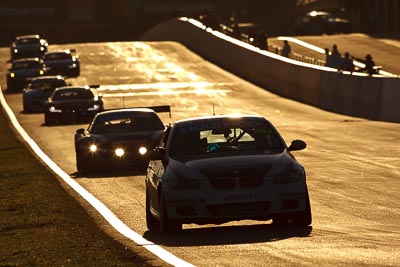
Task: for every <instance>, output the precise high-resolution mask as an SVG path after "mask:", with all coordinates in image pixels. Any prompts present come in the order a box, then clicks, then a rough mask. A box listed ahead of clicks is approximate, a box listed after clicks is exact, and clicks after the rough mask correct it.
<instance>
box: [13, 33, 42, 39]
mask: <svg viewBox="0 0 400 267" xmlns="http://www.w3.org/2000/svg"><path fill="white" fill-rule="evenodd" d="M28 38H36V39H40V35H39V34H27V35H20V36H17V37H16V38H15V40H21V39H28Z"/></svg>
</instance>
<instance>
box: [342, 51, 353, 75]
mask: <svg viewBox="0 0 400 267" xmlns="http://www.w3.org/2000/svg"><path fill="white" fill-rule="evenodd" d="M341 69H342V70H344V71H350V72H353V71H354V63H353V58H352V57H350V54H349V52H346V53H344V58H343V61H342V67H341Z"/></svg>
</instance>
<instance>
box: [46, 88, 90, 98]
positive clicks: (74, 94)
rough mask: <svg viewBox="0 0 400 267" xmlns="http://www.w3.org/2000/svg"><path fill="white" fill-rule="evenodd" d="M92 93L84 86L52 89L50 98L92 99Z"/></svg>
mask: <svg viewBox="0 0 400 267" xmlns="http://www.w3.org/2000/svg"><path fill="white" fill-rule="evenodd" d="M93 98H94V94H93V92H92V91H91V90H89V89H85V88H72V89H63V90H57V91H54V95H53V97H52V99H53V100H54V101H59V100H82V99H93Z"/></svg>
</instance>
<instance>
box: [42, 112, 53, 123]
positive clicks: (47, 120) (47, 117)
mask: <svg viewBox="0 0 400 267" xmlns="http://www.w3.org/2000/svg"><path fill="white" fill-rule="evenodd" d="M44 124H46V125H53V124H54V120H53V119H50V118H49V116H47V115H46V114H44Z"/></svg>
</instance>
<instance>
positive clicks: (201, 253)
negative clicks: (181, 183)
mask: <svg viewBox="0 0 400 267" xmlns="http://www.w3.org/2000/svg"><path fill="white" fill-rule="evenodd" d="M59 48H62V49H64V48H75V49H77V52H78V54H79V55H80V59H81V66H82V71H81V76H80V77H78V78H74V79H70V82H71V83H72V84H75V85H81V84H101V85H102V87H101V92H102V93H103V95H104V100H105V106H106V108H118V107H123V106H125V107H133V106H147V105H148V106H153V105H166V104H168V105H171V108H172V117H171V118H169V117H168V114H161V118H162V120H163V121H164V122H165V123H170V122H173V121H175V120H178V119H181V118H187V117H192V116H198V115H211V114H212V113H213V112H214V111H215V113H217V114H222V113H224V114H226V113H249V114H261V115H263V116H265V117H267V118H268V119H269V120H270V121H271V122H272V123H273V124H274V125H275V126H276V127H277V128H278V130H279V131H280V132H281V134H282V136H283V138H284V139H285V140H286V142H287V143H290V141H291V140H293V139H303V140H305V141H306V142H307V144H308V147H307V149H306V150H303V151H298V152H295V155H296V157H297V159H298V160H299V161H300V162H301V163H302V164H303V165H304V166H305V168H306V170H307V177H308V178H307V179H308V186H309V191H310V198H311V205H312V211H313V224H312V227H307V228H274V227H272V226H271V225H270V221H267V222H257V221H240V222H232V223H226V224H223V225H218V226H216V225H205V226H198V225H185V226H184V231H183V232H182V233H180V234H179V235H168V236H161V235H160V234H158V233H153V232H149V231H147V229H146V225H145V209H144V206H145V190H144V189H145V187H144V175H143V173H129V174H126V173H121V174H118V175H115V174H110V173H104V174H99V175H95V176H91V177H84V176H80V175H78V174H77V173H76V167H75V154H74V148H73V135H74V132H75V130H76V129H77V128H81V127H86V126H87V125H86V124H82V125H62V126H52V127H49V126H45V125H43V121H44V117H43V114H25V113H23V112H22V96H21V94H20V93H10V92H8V91H5V97H6V100H7V102H8V103H9V105H10V106H11V108H12V110H13V111H14V113H15V115H16V117H17V119H18V120H19V122H20V123H21V125H22V126H23V127H24V128H25V130H26V131H27V132H28V134H29V135H30V136H31V137H32V138H33V139H34V140H35V141H36V143H37V144H38V145H39V146H40V147H41V149H42V150H43V151H44V152H45V153H47V154H48V155H49V156H50V157H51V158H52V159H53V160H54V161H55V162H56V163H57V164H58V165H59V166H60V167H61V168H62V169H63V170H64V171H65V172H66V173H68V174H69V175H70V176H71V177H73V178H74V179H75V181H77V182H78V183H79V184H80V185H81V186H83V187H84V188H85V189H86V190H88V191H89V192H90V193H92V194H93V195H94V196H95V197H96V198H98V199H99V200H100V201H102V202H103V203H104V204H105V205H106V206H107V207H108V208H109V209H110V210H112V212H113V213H114V214H115V215H116V216H117V217H118V218H120V219H121V220H122V221H123V222H124V223H125V224H126V225H127V226H128V227H130V228H131V229H132V230H134V231H135V232H137V233H138V234H139V235H141V236H143V237H144V238H146V239H147V240H149V241H151V242H153V243H155V244H157V245H159V246H161V247H162V248H164V249H165V250H167V251H169V252H171V253H172V254H174V255H176V256H177V257H179V258H181V259H182V260H184V261H186V262H188V263H190V264H193V265H196V266H280V265H285V266H286V265H296V266H309V265H316V266H322V265H323V266H353V265H357V266H360V265H369V266H398V265H400V251H399V249H398V248H399V247H400V209H399V203H400V195H399V194H398V191H399V189H400V180H399V177H400V160H399V155H400V146H399V145H398V144H399V139H400V137H399V134H398V133H399V132H400V124H397V123H387V122H379V121H370V120H365V119H361V118H356V117H350V116H343V115H338V114H334V113H331V112H327V111H324V110H320V109H317V108H314V107H310V106H307V105H304V104H301V103H297V102H295V101H292V100H288V99H285V98H281V97H279V96H277V95H274V94H272V93H269V92H268V91H267V89H268V88H265V89H263V88H259V87H257V86H254V85H252V84H250V83H248V82H246V81H244V80H241V79H240V78H238V77H236V76H234V75H232V74H230V73H227V72H226V71H224V70H222V69H220V68H218V67H216V66H215V65H213V64H211V63H210V62H208V61H206V60H204V59H202V58H200V57H199V56H197V55H195V54H193V53H192V52H190V51H189V50H187V49H186V48H185V47H183V46H182V45H179V44H177V43H172V42H152V43H143V42H116V43H88V44H70V45H50V50H55V49H59ZM8 57H9V50H8V48H0V58H2V59H6V58H8ZM7 67H8V66H7V64H5V63H3V62H2V63H0V70H1V73H5V71H6V69H7ZM0 84H1V86H2V87H3V88H6V85H5V75H2V76H1V77H0ZM213 106H214V109H213ZM97 223H104V222H103V221H100V220H99V221H98V222H97ZM105 227H106V226H105ZM115 238H117V239H118V236H116V237H115Z"/></svg>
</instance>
